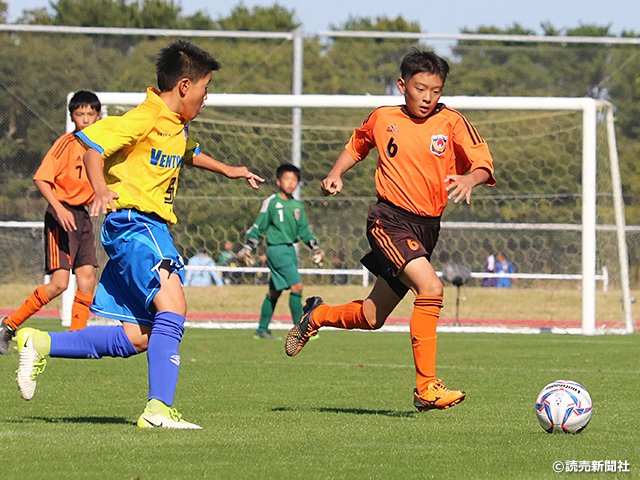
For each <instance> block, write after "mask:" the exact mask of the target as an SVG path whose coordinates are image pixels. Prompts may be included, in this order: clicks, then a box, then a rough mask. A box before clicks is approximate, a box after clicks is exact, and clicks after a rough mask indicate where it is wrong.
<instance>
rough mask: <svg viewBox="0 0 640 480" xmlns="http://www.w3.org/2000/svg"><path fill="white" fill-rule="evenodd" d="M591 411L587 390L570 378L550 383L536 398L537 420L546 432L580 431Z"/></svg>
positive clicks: (588, 418) (586, 423) (591, 405)
mask: <svg viewBox="0 0 640 480" xmlns="http://www.w3.org/2000/svg"><path fill="white" fill-rule="evenodd" d="M592 413H593V403H592V402H591V396H590V395H589V392H587V390H586V389H585V388H584V387H583V386H582V385H580V384H579V383H577V382H572V381H571V380H556V381H555V382H552V383H550V384H549V385H547V386H546V387H544V388H543V389H542V391H541V392H540V394H539V395H538V398H537V399H536V414H537V416H538V422H540V426H541V427H542V428H543V429H544V430H545V431H547V432H548V433H555V432H559V433H580V432H581V431H582V430H583V429H584V428H585V427H586V426H587V425H588V424H589V420H591V414H592Z"/></svg>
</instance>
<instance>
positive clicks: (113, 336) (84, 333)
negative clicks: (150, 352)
mask: <svg viewBox="0 0 640 480" xmlns="http://www.w3.org/2000/svg"><path fill="white" fill-rule="evenodd" d="M49 336H50V337H51V352H50V355H51V356H52V357H62V358H102V357H122V358H127V357H130V356H131V355H136V354H137V353H138V351H137V350H136V349H135V348H134V346H133V345H132V344H131V341H130V340H129V337H127V334H126V333H124V328H122V326H121V325H119V326H113V327H105V326H96V327H87V328H83V329H82V330H76V331H75V332H50V333H49Z"/></svg>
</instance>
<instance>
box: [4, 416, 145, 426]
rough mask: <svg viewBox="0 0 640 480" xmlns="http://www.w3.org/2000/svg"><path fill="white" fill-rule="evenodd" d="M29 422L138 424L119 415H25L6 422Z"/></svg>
mask: <svg viewBox="0 0 640 480" xmlns="http://www.w3.org/2000/svg"><path fill="white" fill-rule="evenodd" d="M27 422H33V423H36V422H45V423H95V424H110V423H112V424H121V425H136V422H132V421H130V420H127V419H125V418H119V417H24V418H22V419H20V420H9V421H6V423H27Z"/></svg>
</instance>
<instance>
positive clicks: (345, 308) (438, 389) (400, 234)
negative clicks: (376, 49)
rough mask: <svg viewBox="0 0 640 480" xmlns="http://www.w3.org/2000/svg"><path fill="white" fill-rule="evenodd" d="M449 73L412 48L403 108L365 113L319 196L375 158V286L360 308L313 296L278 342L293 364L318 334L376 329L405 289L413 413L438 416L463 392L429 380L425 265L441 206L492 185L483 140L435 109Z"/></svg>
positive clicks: (461, 120) (370, 228) (431, 324)
mask: <svg viewBox="0 0 640 480" xmlns="http://www.w3.org/2000/svg"><path fill="white" fill-rule="evenodd" d="M448 73H449V65H448V64H447V62H446V61H445V60H444V59H442V58H440V57H439V56H438V55H436V54H434V53H431V52H424V51H421V50H419V49H412V50H411V52H409V53H408V54H407V55H406V56H405V57H404V59H403V60H402V65H401V77H400V78H399V79H398V89H399V90H400V93H402V94H403V95H404V98H405V104H404V105H401V106H395V107H380V108H378V109H376V110H374V111H373V112H371V114H370V115H369V116H368V117H367V118H366V120H365V121H364V123H363V124H362V126H361V127H359V128H356V129H355V131H354V132H353V135H352V136H351V139H350V140H349V143H348V144H347V145H346V147H345V150H344V151H343V152H342V154H341V155H340V156H339V158H338V160H337V162H336V164H335V165H334V167H333V169H332V170H331V171H330V172H329V175H328V176H327V178H325V179H324V180H323V181H322V192H323V194H324V195H336V194H338V193H340V191H341V190H342V187H343V183H342V175H343V174H344V173H345V172H346V171H347V170H349V169H350V168H352V167H354V166H355V165H356V164H357V163H358V162H360V161H362V160H364V159H365V157H366V156H367V154H368V153H369V151H370V150H371V149H372V148H374V147H376V148H377V149H378V152H379V154H380V158H379V160H378V167H377V169H376V173H375V182H376V192H377V197H378V203H376V204H375V205H373V206H371V207H370V208H369V214H368V218H367V238H368V240H369V244H370V246H371V250H372V251H371V252H369V253H368V254H367V255H365V257H364V258H363V259H362V263H363V265H364V266H365V267H367V268H368V269H369V270H370V271H371V272H372V273H374V274H375V275H376V276H377V277H378V278H377V280H376V283H375V286H374V287H373V290H372V291H371V293H370V294H369V296H368V297H367V298H366V299H365V300H357V301H353V302H351V303H348V304H346V305H339V306H329V305H326V304H324V302H323V301H322V299H321V298H320V297H311V298H309V299H307V302H306V305H305V307H304V315H303V317H302V319H301V320H300V322H299V323H298V324H297V325H295V326H294V327H293V328H292V329H291V330H290V331H289V333H288V334H287V338H286V342H285V350H286V353H287V355H289V356H294V355H296V354H297V353H299V352H300V350H301V349H302V347H304V345H305V344H306V343H307V341H308V340H309V339H310V338H311V337H312V336H313V335H315V334H316V333H317V332H318V330H319V329H320V327H324V326H331V327H337V328H345V329H362V330H374V329H378V328H380V327H382V326H383V325H384V322H385V321H386V319H387V317H388V316H389V314H391V312H392V311H393V309H394V308H395V307H396V305H398V303H399V302H400V300H402V298H403V297H404V296H405V295H406V293H407V292H408V291H409V290H411V291H412V292H413V294H414V295H415V302H414V309H413V313H412V315H411V323H410V330H411V342H412V346H413V355H414V361H415V368H416V383H417V385H416V389H415V390H414V405H415V406H416V408H417V409H418V410H420V411H425V410H431V409H434V408H437V409H446V408H449V407H451V406H453V405H455V404H457V403H460V402H461V401H462V400H464V398H465V392H464V391H462V390H449V389H448V388H446V387H445V386H444V385H443V383H442V382H441V381H440V380H439V379H437V378H436V376H435V374H436V347H437V336H436V327H437V324H438V318H439V315H440V309H441V308H442V295H443V287H442V282H441V281H440V279H439V278H438V276H437V275H436V272H435V270H434V269H433V267H432V266H431V263H430V261H429V260H430V257H431V253H432V252H433V249H434V247H435V245H436V242H437V240H438V234H439V231H440V216H441V215H442V211H443V210H444V207H445V205H446V203H447V200H450V199H453V201H454V203H458V202H460V201H461V200H466V202H467V203H469V202H470V199H471V191H472V189H473V187H475V186H476V185H480V184H482V183H486V184H488V185H494V184H495V179H494V178H493V160H492V158H491V154H490V153H489V148H488V147H487V144H486V142H485V141H484V139H483V138H482V137H481V136H480V134H479V133H478V131H477V130H476V129H475V128H474V127H473V126H472V125H471V124H470V123H469V121H468V120H467V119H466V118H465V117H464V116H463V115H462V114H460V113H459V112H457V111H455V110H453V109H451V108H449V107H447V106H446V105H444V104H442V103H439V99H440V95H441V94H442V88H443V87H444V83H445V80H446V78H447V74H448Z"/></svg>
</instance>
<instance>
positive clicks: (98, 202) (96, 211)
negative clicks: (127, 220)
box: [89, 188, 120, 217]
mask: <svg viewBox="0 0 640 480" xmlns="http://www.w3.org/2000/svg"><path fill="white" fill-rule="evenodd" d="M118 198H120V195H118V194H117V193H116V192H114V191H113V190H109V189H108V188H105V189H104V190H101V191H99V192H96V196H95V198H94V200H93V203H92V204H91V208H90V209H89V216H90V217H97V216H99V215H100V214H101V213H102V214H103V215H106V214H107V213H109V212H115V211H116V206H115V203H114V200H116V199H118Z"/></svg>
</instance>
